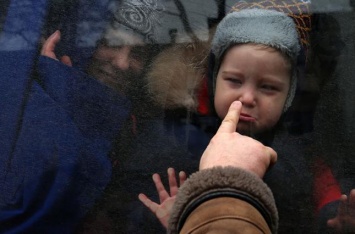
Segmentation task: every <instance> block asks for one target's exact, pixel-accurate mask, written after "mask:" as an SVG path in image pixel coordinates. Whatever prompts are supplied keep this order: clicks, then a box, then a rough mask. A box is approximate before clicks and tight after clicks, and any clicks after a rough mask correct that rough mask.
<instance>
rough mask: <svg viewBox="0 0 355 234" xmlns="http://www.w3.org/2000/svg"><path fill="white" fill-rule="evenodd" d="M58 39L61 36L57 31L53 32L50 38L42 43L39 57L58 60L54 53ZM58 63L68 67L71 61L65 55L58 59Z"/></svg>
mask: <svg viewBox="0 0 355 234" xmlns="http://www.w3.org/2000/svg"><path fill="white" fill-rule="evenodd" d="M60 37H61V34H60V31H59V30H57V31H55V32H54V33H53V34H52V35H51V36H50V37H48V39H47V40H46V41H45V42H44V44H43V46H42V50H41V55H43V56H46V57H49V58H52V59H55V60H59V59H58V58H57V55H56V54H55V52H54V51H55V47H56V45H57V43H58V42H59V41H60ZM60 61H61V62H62V63H64V64H65V65H68V66H70V67H71V66H72V62H71V59H70V58H69V56H67V55H64V56H62V57H61V58H60Z"/></svg>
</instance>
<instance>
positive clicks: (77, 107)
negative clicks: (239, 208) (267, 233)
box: [0, 0, 355, 233]
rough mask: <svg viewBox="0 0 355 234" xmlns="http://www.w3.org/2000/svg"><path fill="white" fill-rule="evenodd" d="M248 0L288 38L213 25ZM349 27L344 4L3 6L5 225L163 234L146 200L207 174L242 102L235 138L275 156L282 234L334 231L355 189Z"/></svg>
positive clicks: (354, 33) (11, 1)
mask: <svg viewBox="0 0 355 234" xmlns="http://www.w3.org/2000/svg"><path fill="white" fill-rule="evenodd" d="M250 8H257V9H262V10H261V11H265V12H269V11H278V12H282V13H283V14H288V16H289V17H288V18H291V19H292V21H291V22H294V23H295V25H293V24H292V27H294V28H292V30H291V31H292V32H294V33H295V34H287V33H285V32H284V31H283V29H284V28H283V27H281V26H279V27H271V26H270V27H269V23H267V22H269V21H268V19H267V17H266V18H265V20H260V19H258V18H257V17H251V18H253V20H254V18H257V20H256V21H250V22H253V23H252V24H250V27H247V26H244V24H243V23H244V21H243V20H244V19H243V18H242V19H239V20H235V21H231V22H232V23H231V24H230V25H229V27H230V28H231V29H228V30H227V29H224V31H223V29H221V28H220V27H218V25H219V23H220V22H221V20H222V19H225V17H228V16H230V15H231V14H232V12H239V13H242V14H243V12H245V9H250ZM248 17H250V16H248ZM248 20H249V19H247V20H246V21H245V22H246V25H248V22H249V21H248ZM258 20H259V21H258ZM255 22H257V23H255ZM274 24H276V25H278V24H280V25H282V22H274ZM353 25H354V2H353V1H351V0H338V1H330V0H312V1H311V0H283V1H281V0H273V1H262V0H257V1H256V0H248V1H237V0H101V1H87V0H71V1H64V0H40V1H36V2H32V1H20V0H5V1H0V29H1V34H0V56H1V57H0V66H1V70H2V72H1V75H0V79H1V86H0V95H1V96H0V97H1V100H2V101H1V102H0V107H1V110H2V113H1V114H0V134H1V140H0V148H1V151H0V152H1V155H2V156H1V162H0V165H1V169H0V181H1V186H0V187H1V188H2V189H1V192H0V198H1V199H0V232H11V231H12V232H15V233H16V232H18V233H23V232H27V233H38V232H44V233H47V232H48V233H52V232H54V233H56V232H58V233H73V232H74V233H75V232H78V233H91V232H98V233H101V232H106V233H165V232H166V229H165V227H164V226H163V225H162V224H161V223H160V221H159V219H157V218H156V215H155V214H154V213H153V212H151V211H150V210H149V209H148V208H147V207H146V206H145V205H144V204H143V203H142V202H141V201H140V200H139V199H138V195H139V194H140V193H144V194H145V195H146V196H147V197H149V198H150V199H151V200H152V201H154V202H156V203H157V204H160V201H159V200H160V199H159V195H158V194H157V189H156V187H155V185H154V182H153V180H152V175H153V174H154V173H158V174H159V175H160V177H161V179H162V181H163V184H165V188H166V190H167V192H168V193H170V191H169V186H168V175H167V169H168V168H169V167H172V168H174V169H175V172H176V174H177V173H178V172H179V171H185V172H186V174H187V175H191V174H192V173H193V172H196V171H198V166H199V160H200V157H201V155H202V154H203V152H204V150H205V149H206V147H207V145H208V144H209V142H210V139H211V138H212V137H213V135H214V134H215V133H216V130H217V129H218V127H219V125H220V123H221V118H223V117H224V115H225V113H226V109H227V107H229V105H230V103H231V102H232V101H234V100H241V101H242V102H243V109H242V113H243V114H242V115H241V117H240V123H239V125H238V127H237V132H239V133H241V134H245V135H248V136H250V137H253V138H255V139H257V140H259V141H260V142H262V143H263V144H265V145H268V146H270V147H272V148H273V149H275V150H276V151H277V153H278V162H277V163H276V164H275V165H274V166H273V167H272V168H270V169H269V170H268V172H267V173H266V175H265V177H264V178H263V179H264V181H265V183H266V184H267V185H268V186H269V187H270V189H271V190H272V192H273V194H274V197H275V201H276V204H277V207H278V210H279V217H280V222H279V232H280V233H302V232H303V233H309V232H310V231H309V230H314V232H317V233H326V232H327V231H328V230H331V227H327V220H328V219H331V218H333V217H335V215H336V214H337V206H338V199H339V198H340V196H341V194H347V195H349V192H350V190H351V189H352V188H354V187H355V184H354V181H355V180H354V175H353V171H354V169H355V164H354V153H353V152H355V150H354V145H355V144H354V143H355V142H354V139H355V138H354V132H355V126H354V123H353V119H354V117H355V109H354V104H355V96H354V92H353V90H354V89H355V84H354V81H353V79H352V78H353V77H354V71H355V69H354V64H355V61H354V60H355V43H354V42H355V39H354V38H355V30H354V29H355V28H354V27H353ZM216 27H217V32H216ZM271 29H272V30H271ZM273 29H275V30H276V31H273ZM219 30H220V31H219ZM233 30H235V31H233ZM238 30H239V31H238ZM291 31H290V32H291ZM253 33H254V34H253ZM276 33H280V35H283V36H281V37H280V38H278V37H276V36H275V35H276ZM236 35H237V36H236ZM250 35H252V36H250ZM270 35H271V36H270ZM294 35H296V36H295V37H296V38H297V39H296V40H297V41H296V42H295V44H292V43H293V42H292V38H293V37H294ZM228 36H229V37H228ZM238 36H240V37H238ZM269 36H270V37H269ZM260 38H261V39H260ZM265 38H267V39H265ZM270 38H272V39H270ZM275 38H276V39H275ZM269 39H270V40H271V42H270V41H268V42H265V40H269ZM284 39H285V40H286V41H287V39H290V40H291V42H290V44H287V46H289V47H287V46H284V45H283V44H282V45H281V41H283V40H284ZM287 43H288V42H287ZM269 47H270V48H269ZM291 47H292V48H291ZM296 47H297V48H296ZM295 48H296V49H295ZM293 49H295V50H297V52H296V53H294V54H293ZM231 51H234V52H235V54H233V55H232V52H231ZM234 52H233V53H234ZM265 54H267V56H266V57H265V58H267V59H264V60H260V61H259V60H257V59H256V57H257V55H260V56H261V57H262V56H265ZM254 55H255V57H253V56H254ZM255 61H259V63H258V62H255ZM280 61H281V62H280ZM280 64H281V65H280ZM285 64H286V65H285ZM231 70H232V71H237V72H231ZM223 72H224V73H223ZM272 72H278V73H277V74H278V75H277V77H282V78H284V77H286V78H285V79H281V81H280V80H279V82H274V81H273V79H267V78H265V77H267V76H268V75H267V74H268V73H269V74H273V73H272ZM223 74H227V75H223ZM280 74H281V75H280ZM285 74H286V75H285ZM268 77H269V78H270V77H275V76H273V75H270V76H268ZM270 80H271V81H270ZM223 82H225V83H223ZM222 84H224V85H225V86H222ZM292 84H294V87H295V89H294V90H293V89H292V87H293V86H292ZM293 91H294V92H293ZM293 95H294V98H292V96H293ZM248 98H249V99H248ZM248 101H249V102H248ZM287 103H289V104H290V106H288V105H287ZM259 119H260V124H259ZM155 179H156V176H155ZM352 218H354V217H352ZM163 220H165V224H166V222H167V218H166V219H163ZM352 228H353V229H354V230H355V227H352V226H350V229H352Z"/></svg>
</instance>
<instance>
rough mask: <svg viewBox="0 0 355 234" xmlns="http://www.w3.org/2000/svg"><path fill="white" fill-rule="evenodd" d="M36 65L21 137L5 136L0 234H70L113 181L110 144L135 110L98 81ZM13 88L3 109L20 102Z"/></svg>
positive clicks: (49, 63)
mask: <svg viewBox="0 0 355 234" xmlns="http://www.w3.org/2000/svg"><path fill="white" fill-rule="evenodd" d="M24 54H25V53H22V54H19V55H18V57H17V59H20V57H21V56H24ZM4 56H6V54H5V55H4ZM13 56H14V52H11V57H10V58H14V57H13ZM15 58H16V56H15ZM22 59H23V58H22ZM19 61H22V60H19ZM3 62H5V63H6V62H8V64H9V66H11V64H13V60H12V59H8V60H7V61H6V60H4V61H3ZM37 65H38V66H37V69H36V72H37V74H38V76H37V78H36V79H34V78H33V77H26V80H24V83H25V82H29V83H28V84H29V85H28V89H27V90H26V93H25V96H22V99H20V101H21V103H22V105H20V114H21V118H20V122H18V126H17V128H16V131H13V132H7V133H6V134H8V135H9V136H15V138H14V141H13V145H12V146H13V147H12V149H11V151H10V152H7V153H6V152H3V154H2V155H1V160H2V163H1V164H0V165H1V170H0V171H1V172H0V173H1V192H0V196H1V199H0V202H1V209H0V223H1V225H0V232H1V233H5V232H6V233H72V232H73V231H74V230H75V229H76V227H77V225H78V223H79V222H80V220H81V219H82V218H83V217H84V215H85V214H86V213H87V211H88V210H89V209H90V208H91V207H92V206H93V204H94V202H95V201H96V200H97V199H98V198H99V197H100V196H101V194H102V192H103V190H104V188H105V186H106V185H107V184H108V182H109V180H110V176H111V162H110V160H109V158H108V153H109V151H110V149H111V146H112V143H111V142H112V140H113V139H114V138H115V136H116V135H117V133H119V132H120V129H121V127H122V123H123V122H124V121H125V120H126V119H127V118H128V116H129V110H130V102H129V101H128V100H127V99H126V98H124V97H121V96H119V95H118V94H117V93H115V92H112V91H111V90H110V89H108V88H107V87H106V86H104V85H102V84H101V83H99V82H98V81H96V80H95V79H93V78H91V77H88V76H87V75H85V74H84V73H82V72H79V71H77V70H76V69H74V68H71V67H68V66H66V65H64V64H62V63H60V62H58V61H55V60H53V59H50V58H47V57H42V56H41V57H40V58H39V60H38V64H37ZM20 78H21V77H20V76H18V77H14V79H18V81H19V82H20V81H21V80H20ZM31 78H32V79H31ZM13 84H14V82H8V83H6V84H5V83H4V85H7V91H6V92H2V93H1V95H2V96H4V97H6V98H4V99H2V100H3V101H4V103H6V101H7V99H8V98H11V97H12V98H14V100H17V99H16V96H11V95H12V93H11V92H14V91H16V88H17V86H16V85H13ZM3 88H6V87H3ZM5 90H6V89H5ZM6 95H8V96H6ZM108 100H109V101H108ZM18 108H19V105H18V103H14V105H12V106H8V108H7V109H6V114H7V115H8V116H14V115H16V113H18V111H19V109H18ZM12 121H14V122H15V119H13V120H12ZM8 122H9V123H11V121H10V120H9V121H8Z"/></svg>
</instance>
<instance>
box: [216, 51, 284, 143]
mask: <svg viewBox="0 0 355 234" xmlns="http://www.w3.org/2000/svg"><path fill="white" fill-rule="evenodd" d="M290 77H291V65H290V63H289V62H288V61H287V59H286V58H285V57H284V56H283V55H282V54H281V53H280V52H278V51H275V50H273V49H271V48H270V49H269V48H261V47H260V46H257V45H251V44H243V45H236V46H234V47H231V48H230V49H229V50H228V51H227V52H226V54H225V56H224V59H223V61H222V63H221V66H220V69H219V71H218V75H217V80H216V92H215V98H214V105H215V109H216V111H217V114H218V116H219V117H220V118H221V119H223V118H224V117H225V115H226V114H227V112H228V108H229V106H230V104H231V103H232V102H233V101H235V100H239V101H241V102H242V104H243V106H242V111H241V115H240V117H239V123H238V126H237V132H239V133H241V134H245V135H249V136H252V135H255V134H259V133H262V132H264V131H265V130H268V129H271V128H273V127H274V126H275V125H276V123H277V121H278V120H279V118H280V116H281V114H282V112H283V107H284V104H285V100H286V97H287V93H288V90H289V87H290Z"/></svg>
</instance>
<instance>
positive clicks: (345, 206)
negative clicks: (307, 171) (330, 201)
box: [327, 189, 355, 233]
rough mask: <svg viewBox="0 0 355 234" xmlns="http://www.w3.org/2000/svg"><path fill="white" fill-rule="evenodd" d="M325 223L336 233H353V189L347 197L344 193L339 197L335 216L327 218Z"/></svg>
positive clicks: (354, 195) (354, 224) (354, 192)
mask: <svg viewBox="0 0 355 234" xmlns="http://www.w3.org/2000/svg"><path fill="white" fill-rule="evenodd" d="M327 225H328V227H330V228H333V229H334V230H335V231H336V233H355V189H352V190H351V191H350V194H349V197H348V196H346V195H345V194H343V195H342V196H341V197H340V203H339V206H338V213H337V216H336V217H335V218H333V219H329V220H328V222H327Z"/></svg>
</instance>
